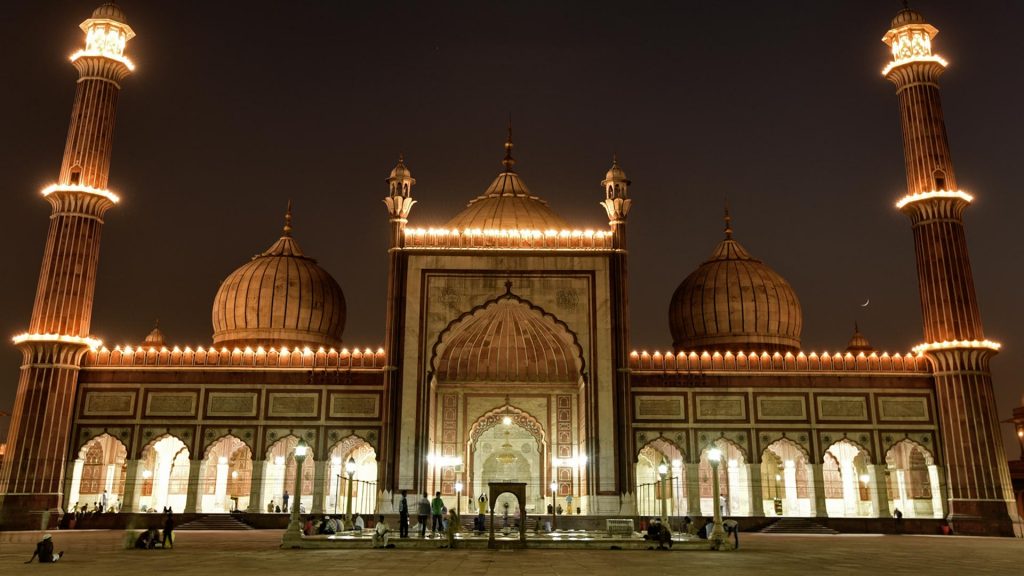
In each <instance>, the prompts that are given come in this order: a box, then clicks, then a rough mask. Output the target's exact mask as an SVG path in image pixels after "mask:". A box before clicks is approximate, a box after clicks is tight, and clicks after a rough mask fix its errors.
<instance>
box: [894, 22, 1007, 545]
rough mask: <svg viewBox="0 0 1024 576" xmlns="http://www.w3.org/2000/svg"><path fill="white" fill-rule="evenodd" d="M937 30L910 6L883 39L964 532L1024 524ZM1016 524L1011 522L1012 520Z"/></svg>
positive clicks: (955, 506) (953, 511)
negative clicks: (948, 119) (945, 107)
mask: <svg viewBox="0 0 1024 576" xmlns="http://www.w3.org/2000/svg"><path fill="white" fill-rule="evenodd" d="M937 34H938V30H937V29H936V28H935V27H934V26H932V25H931V24H928V23H927V22H925V20H924V17H922V16H921V14H920V13H918V12H916V11H914V10H911V9H908V8H906V7H904V9H903V10H901V11H900V12H899V13H898V14H897V15H896V17H895V18H893V20H892V26H891V29H890V30H889V31H888V32H886V34H885V36H884V37H883V38H882V41H883V42H885V43H886V44H888V45H889V46H890V47H891V48H892V61H891V62H889V64H888V65H887V66H886V67H885V70H883V72H882V74H883V75H884V76H885V77H886V79H888V80H889V81H891V82H892V83H893V84H895V85H896V95H897V97H898V98H899V106H900V117H901V121H902V127H903V151H904V156H905V161H906V171H907V195H906V196H905V197H904V198H903V199H902V200H900V201H899V203H897V205H896V206H897V208H899V210H900V211H901V212H903V213H904V214H906V215H907V216H908V217H909V218H910V221H911V224H912V225H913V231H914V249H915V253H916V255H917V276H918V287H919V290H920V294H921V312H922V317H923V321H924V338H925V342H924V343H923V344H921V345H920V346H918V347H916V348H915V351H917V352H921V353H924V354H925V355H927V357H928V359H929V361H930V362H931V364H932V367H933V371H934V374H935V396H936V402H937V404H938V412H939V423H940V427H941V434H942V450H943V463H944V464H945V471H946V486H947V488H946V495H945V496H946V500H947V506H948V510H947V513H948V519H949V521H950V523H951V524H952V525H953V528H954V530H956V531H958V532H961V533H978V534H993V533H1001V534H1007V533H1012V532H1010V531H1011V530H1016V531H1018V533H1019V530H1020V522H1019V520H1018V519H1017V513H1016V509H1015V508H1016V507H1015V505H1014V501H1013V492H1012V488H1011V484H1010V474H1009V469H1008V468H1007V464H1006V454H1005V453H1004V452H1003V442H1002V437H1001V436H1000V430H999V423H998V419H997V418H996V408H995V400H994V397H993V393H992V378H991V374H990V371H989V359H990V358H991V357H992V356H994V355H995V354H996V352H997V351H998V349H999V344H996V343H995V342H991V341H989V340H986V339H985V334H984V331H983V330H982V326H981V314H980V312H979V311H978V299H977V296H976V294H975V291H974V280H973V277H972V275H971V263H970V258H969V255H968V252H967V239H966V236H965V233H964V224H963V213H964V210H965V209H966V208H967V206H968V205H970V203H971V201H972V200H973V198H972V196H971V195H970V194H967V193H966V192H963V191H962V190H960V189H959V188H958V187H957V181H956V173H955V172H954V170H953V161H952V159H951V157H950V153H949V141H948V138H947V136H946V125H945V121H944V120H943V116H942V103H941V99H940V96H939V84H938V80H939V76H941V75H942V73H943V72H944V71H945V69H946V61H945V60H943V59H942V58H941V57H939V56H938V55H936V54H934V53H933V52H932V40H933V39H934V38H935V36H936V35H937ZM1011 523H1012V527H1011Z"/></svg>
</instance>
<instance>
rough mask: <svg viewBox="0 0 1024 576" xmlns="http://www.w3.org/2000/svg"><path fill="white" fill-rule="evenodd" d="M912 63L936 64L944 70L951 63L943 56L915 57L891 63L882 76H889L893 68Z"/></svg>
mask: <svg viewBox="0 0 1024 576" xmlns="http://www.w3.org/2000/svg"><path fill="white" fill-rule="evenodd" d="M911 62H935V63H936V64H938V65H939V66H942V67H943V68H945V67H946V66H949V62H946V59H945V58H943V57H942V56H934V55H933V56H914V57H912V58H901V59H899V60H894V61H892V62H889V65H888V66H886V67H885V68H884V69H883V70H882V76H888V75H889V72H892V70H893V68H897V67H899V66H903V65H904V64H909V63H911Z"/></svg>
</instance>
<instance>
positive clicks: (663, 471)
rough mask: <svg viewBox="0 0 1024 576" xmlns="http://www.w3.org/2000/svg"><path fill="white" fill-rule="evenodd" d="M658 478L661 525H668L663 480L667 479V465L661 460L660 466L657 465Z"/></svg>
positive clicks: (665, 490)
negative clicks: (659, 483)
mask: <svg viewBox="0 0 1024 576" xmlns="http://www.w3.org/2000/svg"><path fill="white" fill-rule="evenodd" d="M658 476H661V523H662V524H667V523H668V485H667V484H666V483H665V480H666V479H668V463H667V462H665V460H664V459H662V461H661V464H658Z"/></svg>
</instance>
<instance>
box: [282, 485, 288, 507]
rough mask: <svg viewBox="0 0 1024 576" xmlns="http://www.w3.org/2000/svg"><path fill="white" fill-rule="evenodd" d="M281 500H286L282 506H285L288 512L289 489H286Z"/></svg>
mask: <svg viewBox="0 0 1024 576" xmlns="http://www.w3.org/2000/svg"><path fill="white" fill-rule="evenodd" d="M281 500H282V501H284V505H283V506H282V508H284V511H285V512H288V491H287V490H285V491H284V496H282V497H281Z"/></svg>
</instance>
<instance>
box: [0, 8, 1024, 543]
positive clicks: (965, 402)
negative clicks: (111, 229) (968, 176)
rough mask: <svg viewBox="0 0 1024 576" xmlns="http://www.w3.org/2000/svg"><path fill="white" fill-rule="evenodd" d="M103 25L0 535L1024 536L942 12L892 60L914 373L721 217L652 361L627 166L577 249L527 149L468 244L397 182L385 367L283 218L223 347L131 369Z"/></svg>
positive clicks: (114, 38) (113, 88)
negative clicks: (642, 521)
mask: <svg viewBox="0 0 1024 576" xmlns="http://www.w3.org/2000/svg"><path fill="white" fill-rule="evenodd" d="M81 28H82V30H83V31H84V33H85V44H84V47H83V48H82V49H81V50H79V51H78V52H76V53H75V54H74V55H73V56H72V57H71V63H72V65H73V66H74V67H75V69H76V70H77V71H78V73H79V80H78V82H77V85H76V92H75V99H74V105H73V108H72V113H71V121H70V129H69V131H68V136H67V143H66V147H65V152H64V157H63V161H62V164H61V169H60V173H59V175H58V176H57V178H56V180H55V182H54V184H52V185H50V186H48V187H46V188H45V189H44V190H43V191H42V196H43V198H44V199H45V200H46V201H47V202H49V203H50V205H51V206H52V215H51V218H50V223H49V233H48V239H47V243H46V247H45V253H44V257H43V263H42V269H41V272H40V275H39V279H38V288H37V292H36V297H35V303H34V307H33V310H32V316H31V318H30V321H29V324H28V326H27V330H26V331H25V333H23V334H21V335H19V336H17V337H15V338H14V343H15V345H16V346H17V347H18V348H19V349H20V350H21V351H22V353H23V358H24V360H23V364H22V368H21V371H20V377H19V384H18V392H17V398H16V403H15V407H14V411H13V414H12V415H11V423H10V431H9V434H8V443H7V446H6V452H5V454H4V455H3V467H2V472H0V502H2V508H0V525H2V526H4V527H14V526H22V525H25V524H26V523H28V522H36V523H38V519H35V520H32V519H31V518H30V517H29V515H30V514H31V513H38V511H42V510H49V511H52V512H53V513H54V515H55V516H56V515H58V514H60V513H62V512H64V511H67V510H68V509H70V508H73V507H79V506H80V505H81V504H87V505H91V506H94V505H95V504H96V503H97V502H101V503H102V505H104V506H105V507H106V508H107V509H115V510H119V511H121V512H144V511H147V510H154V509H155V510H161V509H163V508H164V507H167V506H169V507H171V508H172V509H173V510H175V511H182V512H197V513H223V512H228V511H236V510H237V511H242V512H247V513H248V514H265V513H267V512H268V511H269V512H273V511H275V510H276V508H277V507H278V506H281V505H282V504H284V505H285V506H284V507H285V508H286V509H287V503H288V498H289V497H291V498H292V502H293V503H294V502H295V501H296V499H297V500H298V501H299V502H300V503H301V505H302V507H303V508H304V509H305V510H307V511H310V512H313V513H319V512H347V511H360V512H374V511H380V512H392V511H393V510H395V502H396V498H397V497H398V494H399V493H400V491H402V490H408V491H409V492H410V493H412V494H420V493H423V492H430V493H433V492H435V491H439V492H440V493H441V494H442V495H443V497H444V498H445V500H446V501H447V502H448V503H449V505H451V506H454V505H457V504H456V503H457V502H458V503H459V504H458V505H460V506H462V507H463V509H466V508H467V507H468V506H469V504H470V503H471V502H473V501H475V500H476V499H477V498H478V497H479V496H480V495H481V494H483V493H486V492H487V490H488V483H489V482H491V481H496V480H512V481H519V482H525V483H526V487H527V488H526V495H525V497H526V500H525V501H524V502H521V503H516V502H515V501H513V505H516V506H518V505H520V504H522V505H523V506H524V507H525V508H526V510H527V511H529V512H534V511H536V512H543V511H544V510H546V508H547V505H549V504H553V505H555V506H557V507H561V508H563V509H564V510H565V512H566V513H568V514H580V515H588V516H609V517H611V516H616V517H621V516H627V517H636V516H638V515H656V514H659V513H664V512H665V511H667V513H668V515H671V516H682V515H690V516H695V517H696V516H707V515H710V514H711V513H712V510H713V509H714V507H715V506H721V507H722V508H723V509H724V510H725V511H726V513H727V514H729V515H732V516H748V517H765V518H767V517H775V516H782V517H786V516H794V517H811V518H818V519H823V520H824V519H830V518H837V517H838V518H862V519H863V518H868V519H870V518H890V517H892V515H893V514H894V512H895V511H896V510H897V509H898V510H899V511H900V512H901V513H902V514H903V516H904V517H905V518H908V519H914V518H921V519H935V520H936V521H945V522H948V524H949V525H950V526H952V527H953V529H954V530H955V531H957V532H959V533H965V534H1001V535H1012V534H1014V532H1015V531H1016V532H1017V533H1018V534H1019V531H1020V526H1021V525H1020V520H1019V517H1018V513H1017V509H1016V506H1015V505H1014V496H1013V492H1012V489H1011V481H1010V475H1009V470H1008V467H1007V462H1006V458H1005V455H1004V452H1003V445H1002V440H1001V436H1000V432H999V426H1000V424H999V421H998V418H997V414H996V409H995V403H994V399H993V392H992V382H991V376H990V371H989V360H990V358H992V357H993V356H994V355H995V354H996V353H997V351H998V349H999V344H997V343H995V342H992V341H990V340H987V339H986V338H985V335H984V332H983V330H982V322H981V317H980V314H979V312H978V303H977V297H976V293H975V288H974V284H973V279H972V276H971V267H970V262H969V255H968V251H967V244H966V241H965V235H964V224H963V220H962V215H963V213H964V211H965V210H966V208H967V207H969V206H970V204H971V201H972V196H971V195H970V194H968V193H966V192H964V191H962V190H960V189H959V188H958V187H957V179H956V172H955V170H954V168H953V163H952V160H951V157H950V153H949V145H948V142H947V133H946V129H945V125H944V120H943V114H942V108H941V101H940V92H939V84H938V80H939V77H940V76H941V74H942V72H943V71H944V69H945V67H946V63H945V61H944V60H943V59H942V58H941V57H940V56H939V55H937V54H936V53H934V52H933V50H932V48H933V46H932V44H933V40H934V38H935V36H936V35H937V34H938V30H937V29H936V28H935V27H934V26H932V25H931V24H929V23H928V22H927V21H926V20H925V19H924V18H923V17H922V15H921V14H920V13H918V12H916V11H914V10H910V9H903V10H901V11H900V12H899V13H898V14H897V15H896V16H895V18H894V19H893V20H892V23H891V25H890V27H889V29H888V31H886V32H885V35H884V37H883V41H884V42H885V44H887V45H888V46H889V47H890V48H891V59H890V60H889V61H888V62H887V63H886V64H885V68H884V70H883V72H882V75H883V76H884V78H885V79H887V80H889V81H890V82H892V83H893V84H894V85H895V88H896V94H897V102H898V107H899V111H900V118H901V126H902V132H903V139H904V151H905V162H906V173H907V190H906V196H905V197H903V199H901V200H899V202H898V203H897V204H896V206H895V208H896V209H898V210H899V211H901V212H902V213H903V214H905V215H906V216H907V217H908V219H909V221H910V225H911V227H912V230H913V239H914V245H915V248H916V259H917V261H916V264H917V270H918V277H919V288H920V298H921V309H922V319H923V332H924V334H923V339H922V343H920V344H919V345H917V346H916V347H915V348H914V349H913V351H912V352H910V353H907V354H894V355H890V354H886V353H878V352H876V351H875V350H874V349H873V348H872V347H871V344H870V343H869V342H868V340H867V338H865V336H864V335H863V334H861V333H860V332H859V331H855V333H854V334H853V336H852V337H851V338H850V341H849V343H848V344H847V346H846V349H845V351H844V352H838V353H822V354H817V353H813V352H808V351H805V350H803V349H802V348H801V342H800V336H801V326H802V313H801V307H800V300H799V298H798V297H797V294H796V292H795V291H794V290H793V288H792V287H791V286H790V285H789V284H788V283H787V282H786V280H785V279H784V278H783V277H782V276H780V275H779V274H778V273H777V272H775V271H774V270H772V268H771V267H769V265H768V264H767V263H765V262H762V261H761V260H759V259H758V258H757V257H756V255H755V254H756V252H757V251H756V247H753V248H754V249H753V250H750V249H748V247H746V246H744V245H743V244H741V242H740V236H741V235H740V234H737V233H735V232H734V231H733V228H732V226H731V222H730V219H729V217H728V213H726V218H725V226H724V232H723V235H722V237H721V238H719V239H717V244H716V243H715V240H714V239H704V240H700V239H695V242H696V243H697V244H698V245H699V244H700V243H701V242H704V243H706V246H707V249H708V252H709V256H708V258H707V260H706V261H705V262H704V263H702V264H701V265H700V266H699V267H697V269H696V270H693V271H692V272H690V273H689V275H686V271H680V274H679V275H680V277H684V276H685V279H684V280H683V281H682V283H681V284H680V285H679V287H678V289H677V290H676V291H675V294H674V295H673V296H672V299H671V302H666V307H667V309H668V313H669V316H668V318H669V324H670V327H671V334H672V340H673V341H672V345H671V350H668V351H665V352H653V353H651V352H647V351H637V350H634V349H633V348H632V347H631V346H632V345H633V343H632V342H631V341H630V336H629V297H628V294H627V292H628V291H627V287H628V285H629V283H628V261H629V252H628V241H627V240H628V235H627V229H628V223H629V214H630V211H631V209H632V208H633V201H634V198H633V197H632V196H631V194H630V185H631V182H630V180H629V178H628V177H627V175H626V173H625V171H624V170H623V168H622V166H620V165H619V163H618V162H617V161H613V163H612V166H611V168H610V169H609V170H608V172H607V174H605V177H604V179H603V180H602V181H601V185H600V190H595V197H594V200H595V201H600V203H601V205H602V206H603V208H604V210H605V212H606V215H607V218H608V220H607V221H608V225H607V228H602V229H599V230H580V229H576V228H574V227H573V225H572V223H571V222H567V221H566V220H564V219H563V218H562V217H560V216H559V215H558V214H556V213H555V212H554V211H553V210H552V209H551V208H550V207H549V206H548V205H547V203H546V202H545V201H544V200H543V199H542V198H540V197H539V196H537V195H535V194H533V193H531V192H530V189H529V188H528V187H527V185H526V183H525V181H524V178H523V176H521V175H520V173H519V172H518V171H517V168H516V160H515V157H514V153H513V152H514V150H513V142H512V140H511V133H510V135H509V139H508V141H507V142H506V144H505V149H504V159H503V160H502V161H501V168H500V171H499V172H498V174H497V176H496V177H495V178H494V181H493V182H491V184H490V186H488V187H487V188H486V189H485V190H484V191H483V193H482V194H480V195H479V196H477V197H476V198H473V199H471V200H470V201H469V202H468V204H467V205H466V207H465V208H464V209H462V210H461V211H460V212H458V213H457V214H455V215H453V216H452V218H451V219H450V220H448V221H447V222H419V221H417V220H416V219H415V217H414V210H413V208H414V205H415V204H416V202H417V200H416V199H415V194H414V185H415V183H416V180H415V178H413V175H412V173H411V171H410V170H409V168H408V167H407V166H406V165H405V164H404V162H403V161H402V160H399V162H398V164H397V166H395V167H394V169H393V170H392V171H391V173H390V175H389V176H388V178H387V179H386V187H383V186H382V195H383V201H384V205H385V207H386V210H387V221H386V225H387V227H388V229H389V231H390V235H389V238H390V241H389V242H390V247H389V250H388V252H387V254H386V257H387V259H388V263H389V267H388V288H387V315H386V321H385V325H384V341H383V347H381V348H378V349H370V348H357V347H353V346H351V345H348V344H345V343H343V334H344V327H345V318H346V306H347V304H346V300H345V296H344V293H343V291H342V287H341V286H340V285H339V284H338V282H337V281H336V280H335V279H334V278H332V276H331V274H330V273H329V272H328V271H326V270H324V269H323V268H322V267H320V266H319V265H318V264H317V261H316V260H315V259H314V258H313V257H312V255H309V254H306V253H305V252H304V251H303V250H302V248H301V247H300V243H299V239H298V236H299V233H298V232H297V231H296V230H293V227H292V216H291V211H290V208H289V211H288V213H287V214H286V215H285V218H284V226H283V229H282V230H281V232H280V234H275V232H274V231H272V230H268V231H267V240H268V244H269V246H268V247H267V248H266V249H265V250H264V251H263V252H261V253H259V254H258V255H257V256H255V257H253V258H251V259H250V260H248V261H245V260H244V259H243V258H242V257H241V256H242V255H240V258H239V262H240V264H241V265H240V267H239V268H238V269H237V270H235V271H234V272H231V273H230V274H228V275H227V276H226V278H225V279H224V281H223V283H222V284H221V285H220V288H219V290H218V292H217V294H216V297H215V299H214V301H213V309H212V324H213V337H212V342H210V343H208V344H206V345H203V346H198V347H194V348H193V347H190V346H183V345H181V344H178V345H175V343H173V342H166V341H165V339H164V335H163V334H162V333H161V331H160V329H159V327H158V328H156V329H154V330H153V331H152V332H151V333H150V334H149V335H148V336H146V338H145V340H144V341H142V342H139V343H138V344H136V345H131V346H116V347H113V348H109V347H107V346H105V345H104V344H103V343H102V342H100V341H98V340H97V339H95V338H94V337H92V336H91V334H92V332H91V331H90V328H91V313H92V305H93V296H94V290H95V286H96V273H97V262H98V258H99V246H100V235H101V231H102V227H103V222H104V218H105V217H106V214H107V212H108V210H110V209H112V208H116V206H117V204H118V200H119V198H118V196H117V195H115V194H114V193H113V192H111V191H110V190H109V189H108V187H107V186H108V178H109V166H110V159H111V136H112V132H113V125H114V117H115V109H116V103H117V99H118V97H119V93H120V90H121V87H122V84H123V83H124V82H125V81H126V80H127V79H128V77H129V76H130V75H131V73H132V70H133V67H134V66H133V64H132V61H131V60H130V58H129V56H128V50H127V48H126V46H127V43H128V42H129V41H130V40H131V39H132V38H133V37H134V36H135V32H134V31H133V30H132V28H131V27H130V26H129V24H128V20H127V19H126V17H125V14H124V12H123V11H122V10H121V8H119V7H118V6H117V5H116V4H113V3H108V4H104V5H102V6H100V7H99V8H97V9H96V10H95V11H94V12H93V13H92V15H91V16H90V17H89V18H88V19H86V20H85V21H84V22H83V23H82V24H81ZM129 97H130V94H129ZM496 156H497V155H496ZM595 180H596V178H595ZM879 184H880V185H882V184H883V183H879ZM636 199H637V200H638V209H641V210H643V209H644V206H645V204H647V203H646V202H645V200H644V199H643V197H642V196H639V197H637V198H636ZM648 205H649V204H648ZM879 209H891V208H890V207H884V206H880V207H879ZM114 214H116V210H115V211H114ZM368 216H369V215H368ZM384 225H385V222H384V220H383V218H382V221H381V226H382V229H383V226H384ZM275 236H276V239H274V238H275ZM253 248H254V249H258V248H259V247H255V246H254V247H253ZM383 256H384V255H382V257H383ZM712 449H717V450H715V451H712ZM709 451H711V452H712V453H714V454H715V455H718V454H721V455H722V456H721V463H720V465H716V466H714V467H713V466H712V462H710V461H709ZM297 453H298V454H299V456H300V457H299V458H296V454H297ZM303 455H305V457H304V458H303V457H302V456H303ZM716 464H717V462H716ZM713 470H717V473H718V475H719V483H720V487H721V495H722V496H721V501H720V502H715V500H714V499H713V496H712V474H713ZM293 487H297V488H298V490H295V488H293ZM503 498H504V496H503ZM501 505H502V506H504V502H503V503H502V504H501Z"/></svg>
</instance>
